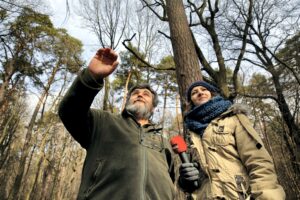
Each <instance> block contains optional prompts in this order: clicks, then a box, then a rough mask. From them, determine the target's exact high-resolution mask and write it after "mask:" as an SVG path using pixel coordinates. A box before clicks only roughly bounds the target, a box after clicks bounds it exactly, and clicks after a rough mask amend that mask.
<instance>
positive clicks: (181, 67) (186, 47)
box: [166, 0, 202, 111]
mask: <svg viewBox="0 0 300 200" xmlns="http://www.w3.org/2000/svg"><path fill="white" fill-rule="evenodd" d="M166 11H167V15H168V20H169V27H170V35H171V41H172V47H173V52H174V61H175V65H176V78H177V82H178V86H179V94H180V98H181V102H185V94H186V90H187V88H188V86H189V85H190V84H191V83H192V82H194V81H197V80H202V75H201V71H200V66H199V60H198V57H197V54H196V50H195V45H194V43H193V38H192V34H191V32H190V28H189V24H188V21H187V17H186V15H185V10H184V7H183V2H182V0H166ZM182 106H183V107H182V111H184V109H185V106H184V104H182Z"/></svg>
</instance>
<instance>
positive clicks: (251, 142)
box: [191, 105, 285, 200]
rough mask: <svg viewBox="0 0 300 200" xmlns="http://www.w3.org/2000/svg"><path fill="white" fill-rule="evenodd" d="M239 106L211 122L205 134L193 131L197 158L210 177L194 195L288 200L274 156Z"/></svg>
mask: <svg viewBox="0 0 300 200" xmlns="http://www.w3.org/2000/svg"><path fill="white" fill-rule="evenodd" d="M242 112H243V109H242V108H241V107H240V106H239V105H234V106H232V107H231V108H230V109H229V110H228V111H227V112H225V113H223V114H222V115H221V116H219V117H218V118H216V119H214V120H213V121H211V123H210V124H209V125H208V127H207V128H206V129H205V132H204V134H203V137H202V138H200V137H199V135H197V134H195V133H191V139H192V142H193V147H194V148H196V149H197V152H198V154H194V155H196V156H194V158H193V159H194V161H198V162H199V164H200V165H201V168H202V169H203V171H204V172H206V174H207V177H208V178H206V179H205V180H202V185H201V187H200V188H199V189H198V190H196V191H194V193H193V195H194V196H197V199H199V200H205V199H222V198H223V199H230V200H234V199H250V197H251V199H253V198H254V199H259V200H282V199H285V193H284V191H283V188H282V187H281V186H280V185H279V184H278V181H277V176H276V172H275V169H274V165H273V161H272V158H271V157H270V155H269V153H268V152H267V150H266V149H265V147H264V146H263V142H262V140H261V138H260V137H259V135H258V133H257V132H256V131H255V130H254V128H253V127H252V124H251V122H250V121H249V119H248V117H247V116H246V115H245V114H242Z"/></svg>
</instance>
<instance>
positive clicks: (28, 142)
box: [9, 64, 59, 200]
mask: <svg viewBox="0 0 300 200" xmlns="http://www.w3.org/2000/svg"><path fill="white" fill-rule="evenodd" d="M58 68H59V65H58V64H57V65H56V66H55V67H54V68H53V70H52V73H51V76H50V77H49V79H48V83H47V85H46V87H45V89H44V92H43V93H42V95H41V97H40V98H39V101H38V103H37V105H36V106H35V109H34V112H33V114H32V116H31V119H30V122H29V124H28V128H27V133H26V136H25V143H24V146H23V148H22V155H21V158H20V165H19V171H18V173H17V176H16V178H15V182H14V185H13V191H12V193H11V194H10V197H9V199H11V200H17V199H19V198H20V195H21V193H22V192H21V191H20V189H21V184H22V180H23V176H24V172H25V169H26V160H27V157H28V155H29V152H30V145H31V137H32V132H33V128H34V125H35V121H36V119H37V116H38V112H39V110H40V108H41V105H42V104H43V101H44V99H45V98H46V96H47V95H48V92H49V89H50V87H51V85H52V83H53V81H54V76H55V74H56V72H57V71H58Z"/></svg>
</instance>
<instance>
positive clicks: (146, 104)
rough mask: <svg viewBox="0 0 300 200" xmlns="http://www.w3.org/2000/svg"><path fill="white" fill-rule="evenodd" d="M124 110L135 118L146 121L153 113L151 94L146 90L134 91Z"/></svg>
mask: <svg viewBox="0 0 300 200" xmlns="http://www.w3.org/2000/svg"><path fill="white" fill-rule="evenodd" d="M126 109H127V110H128V111H130V112H131V113H132V114H134V115H135V116H136V117H137V118H142V119H148V118H149V117H150V116H151V114H152V111H153V109H154V108H153V94H152V93H151V91H150V90H148V89H135V90H134V91H133V92H132V93H131V96H130V98H129V100H128V103H127V105H126Z"/></svg>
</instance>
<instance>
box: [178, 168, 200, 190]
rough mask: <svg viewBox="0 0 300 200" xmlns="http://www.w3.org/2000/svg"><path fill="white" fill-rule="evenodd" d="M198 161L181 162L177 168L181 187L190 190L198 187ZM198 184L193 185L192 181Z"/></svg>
mask: <svg viewBox="0 0 300 200" xmlns="http://www.w3.org/2000/svg"><path fill="white" fill-rule="evenodd" d="M198 167H199V165H198V163H182V164H181V165H180V168H179V174H180V177H179V185H180V186H181V187H182V189H184V190H186V191H188V192H192V191H194V190H195V189H197V188H199V185H200V184H199V178H200V172H199V170H198ZM195 181H196V182H197V183H198V184H197V185H195V184H194V182H195Z"/></svg>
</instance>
